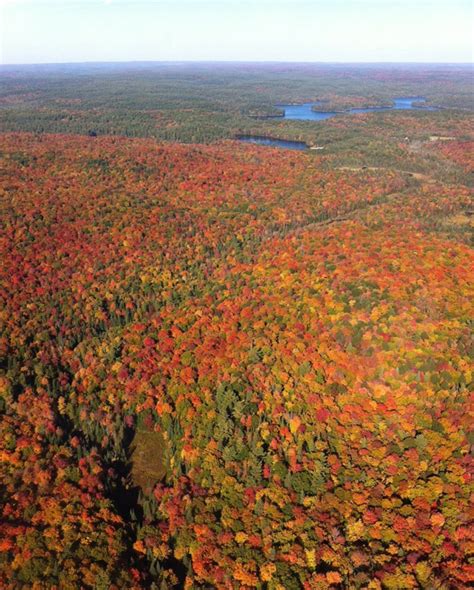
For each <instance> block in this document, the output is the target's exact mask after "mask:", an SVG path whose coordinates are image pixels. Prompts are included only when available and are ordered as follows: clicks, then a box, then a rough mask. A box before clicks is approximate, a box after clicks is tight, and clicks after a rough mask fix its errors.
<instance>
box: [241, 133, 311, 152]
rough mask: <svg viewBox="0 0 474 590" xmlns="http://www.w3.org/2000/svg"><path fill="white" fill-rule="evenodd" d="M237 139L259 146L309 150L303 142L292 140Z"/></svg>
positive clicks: (242, 137)
mask: <svg viewBox="0 0 474 590" xmlns="http://www.w3.org/2000/svg"><path fill="white" fill-rule="evenodd" d="M235 139H238V140H239V141H245V142H246V143H256V144H257V145H266V146H271V147H279V148H285V149H289V150H307V149H308V146H307V144H306V143H304V142H303V141H291V140H290V139H277V138H275V137H265V136H263V135H236V137H235Z"/></svg>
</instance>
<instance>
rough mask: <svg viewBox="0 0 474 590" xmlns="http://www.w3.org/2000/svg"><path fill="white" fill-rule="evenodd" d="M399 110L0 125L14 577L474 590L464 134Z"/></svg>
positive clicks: (121, 583)
mask: <svg viewBox="0 0 474 590" xmlns="http://www.w3.org/2000/svg"><path fill="white" fill-rule="evenodd" d="M34 84H35V83H33V82H32V85H33V86H34ZM32 92H33V94H32V95H31V96H30V97H26V98H25V100H27V101H29V100H33V99H34V96H36V95H34V92H36V91H35V90H33V91H32ZM287 92H288V93H290V90H288V91H287ZM433 92H434V91H433ZM440 92H441V91H440ZM426 94H428V93H426ZM433 96H434V97H436V98H438V96H437V95H435V94H433ZM288 98H290V97H289V95H288ZM15 100H16V99H15ZM38 100H42V99H38ZM68 100H72V98H70V99H68ZM125 107H126V105H125ZM35 108H36V107H35ZM57 108H59V107H57ZM67 108H68V109H70V108H71V107H70V106H68V107H67ZM81 108H82V107H81V106H80V105H79V106H78V111H80V110H81ZM48 109H49V107H43V106H41V104H40V106H38V113H39V114H38V115H37V119H36V121H39V120H41V119H42V117H43V116H48V117H49V116H50V114H47V115H45V114H44V113H49V112H50V111H49V110H48ZM10 116H11V113H10V111H8V110H4V111H3V113H2V119H3V120H4V121H5V120H6V119H8V118H9V117H10ZM28 116H29V115H27V111H25V115H24V117H26V118H27V117H28ZM35 116H36V115H35ZM67 116H69V115H67ZM71 116H72V115H71ZM75 116H76V115H74V117H75ZM78 116H79V117H80V116H81V115H78ZM98 116H99V115H98ZM100 116H102V115H100ZM147 116H148V115H147ZM18 117H19V118H18V119H16V121H17V123H15V124H14V125H13V124H11V123H9V125H11V126H13V127H15V128H22V127H23V126H24V125H25V123H24V121H25V120H26V119H25V118H22V116H20V115H18ZM380 117H381V116H379V115H375V116H374V117H369V116H366V117H365V116H364V118H363V119H359V123H357V122H355V123H354V124H353V126H352V127H351V131H350V132H351V133H352V134H353V137H357V136H358V135H357V134H363V137H365V138H366V137H368V135H367V134H369V135H370V133H372V134H373V137H374V138H376V139H377V141H378V142H380V144H384V145H385V146H387V149H388V150H391V151H393V154H394V158H393V160H388V159H387V160H383V159H382V158H380V159H378V160H377V159H376V158H375V156H374V158H375V159H370V157H371V154H372V155H374V154H376V151H377V150H376V149H375V148H370V149H369V148H367V151H366V152H365V153H364V155H363V156H362V157H361V156H360V154H359V155H357V153H356V151H357V150H356V149H355V147H354V144H350V143H346V144H344V142H343V139H342V138H343V137H346V138H347V135H344V133H346V131H347V129H348V125H349V123H348V122H347V120H346V119H338V120H336V119H334V120H333V121H330V122H328V123H327V124H325V125H324V126H323V127H322V129H323V131H322V133H326V134H331V133H332V134H333V135H332V137H333V138H334V141H336V138H337V137H339V140H338V141H340V142H341V143H340V145H341V146H343V147H341V150H343V152H344V155H343V156H341V155H340V154H339V155H338V154H337V153H335V152H330V151H328V153H326V154H325V155H315V154H314V153H300V152H291V151H287V150H278V149H269V148H261V147H254V146H249V145H242V144H239V143H237V142H234V141H222V142H220V143H216V144H214V145H208V146H206V145H199V144H191V145H180V144H175V143H161V144H160V143H157V142H156V141H155V140H154V139H151V138H148V139H147V138H142V139H130V138H123V137H121V138H120V137H112V136H110V135H109V136H106V137H88V136H79V135H76V136H74V135H57V134H56V135H54V134H46V133H41V134H40V133H36V134H33V133H25V132H22V133H4V134H3V135H2V136H1V145H2V147H1V149H2V160H3V171H2V177H1V189H0V190H1V192H0V224H1V240H0V261H1V266H0V301H1V315H0V321H1V328H0V355H1V365H0V366H1V373H0V380H1V411H2V420H1V429H2V433H1V436H0V445H1V454H0V455H1V458H2V487H1V494H2V510H3V516H2V520H1V522H0V539H1V541H0V548H1V553H0V585H1V586H2V587H3V588H6V589H11V590H14V589H16V588H25V589H26V588H35V589H43V588H44V589H49V588H61V589H62V588H66V589H76V588H97V589H109V588H118V589H121V588H130V589H132V588H136V589H140V588H156V589H167V588H168V589H172V588H187V589H191V588H193V589H194V588H202V589H207V588H222V589H226V588H227V589H229V590H230V589H233V588H240V589H246V588H260V589H266V590H293V589H295V590H296V589H299V588H304V589H305V590H309V589H315V590H316V589H317V590H319V589H334V590H337V589H342V588H354V589H357V588H360V589H362V588H365V589H371V590H379V589H382V588H383V589H387V590H396V589H399V590H402V589H409V588H424V589H435V588H439V589H463V588H466V589H467V588H468V587H470V583H472V581H473V579H474V577H473V576H474V571H473V564H472V562H471V561H470V555H472V533H473V531H472V526H471V525H472V522H471V521H470V518H471V517H472V508H473V507H472V503H471V502H470V500H471V499H472V492H473V488H472V457H471V455H470V454H469V450H470V444H471V443H472V419H473V416H472V409H473V407H472V367H473V352H474V350H473V340H472V318H473V317H474V272H473V268H474V253H473V249H472V226H473V222H472V219H473V217H472V215H473V212H474V207H473V201H472V193H471V191H470V189H469V188H468V185H469V182H470V179H471V178H472V170H473V167H472V165H473V161H472V155H473V153H472V141H469V139H470V130H469V128H468V126H467V125H466V124H465V123H462V121H461V119H459V121H461V122H459V121H458V123H456V122H455V120H457V119H456V117H461V115H457V114H456V113H453V112H452V113H451V114H450V115H449V117H450V118H449V117H448V115H440V114H437V113H433V114H432V115H430V116H428V115H426V114H424V113H423V114H420V115H413V116H412V115H400V116H399V119H397V118H396V117H397V115H396V114H395V113H393V114H390V115H388V116H386V117H385V119H383V120H382V119H381V118H380ZM430 117H431V118H430ZM443 117H444V119H443ZM22 121H23V122H22ZM360 121H362V122H363V123H360ZM381 121H383V123H384V124H381ZM415 121H416V124H415V123H414V122H415ZM443 121H444V123H443ZM69 124H70V123H67V125H69ZM71 124H72V123H71ZM262 124H263V123H262ZM29 125H30V123H28V124H27V125H26V126H29ZM384 125H385V126H384ZM417 125H418V127H417ZM104 129H105V130H106V131H107V132H108V133H110V127H105V128H104ZM407 129H409V130H410V133H411V136H410V137H409V138H408V139H407V140H405V137H403V138H399V136H398V134H400V133H402V132H403V134H406V130H407ZM69 130H71V129H69ZM377 130H379V131H377ZM380 130H381V131H380ZM77 131H79V130H77ZM80 131H81V132H82V129H81V130H80ZM417 133H419V135H416V134H417ZM338 134H339V135H338ZM435 134H436V137H435V138H434V139H433V138H432V139H430V137H429V136H430V135H435ZM444 135H446V136H449V138H448V140H445V139H442V137H443V136H444ZM359 137H362V136H361V135H359ZM440 138H441V139H440ZM471 140H472V136H471ZM374 141H375V139H374ZM360 144H361V145H368V144H367V142H366V141H365V140H362V139H361V140H360ZM361 163H362V164H364V168H363V169H362V166H361Z"/></svg>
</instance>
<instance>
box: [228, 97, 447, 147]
mask: <svg viewBox="0 0 474 590" xmlns="http://www.w3.org/2000/svg"><path fill="white" fill-rule="evenodd" d="M425 102H426V99H425V98H423V97H422V96H405V97H401V98H394V99H393V105H391V106H383V107H368V108H354V109H348V110H347V111H339V112H336V111H333V112H325V111H316V110H313V107H317V106H319V107H320V106H321V104H322V103H320V102H307V103H304V104H278V105H276V106H277V108H279V109H282V110H283V112H284V114H283V116H275V117H273V116H270V117H265V118H266V119H279V120H281V119H288V120H292V121H324V120H326V119H331V117H337V116H339V115H358V114H360V113H377V112H385V111H436V110H438V109H437V108H436V107H429V106H424V105H423V103H425ZM236 139H238V140H239V141H245V142H247V143H256V144H258V145H266V146H272V147H280V148H286V149H290V150H306V149H308V146H307V145H306V143H304V142H302V141H290V140H286V139H277V138H274V137H265V136H261V135H237V136H236Z"/></svg>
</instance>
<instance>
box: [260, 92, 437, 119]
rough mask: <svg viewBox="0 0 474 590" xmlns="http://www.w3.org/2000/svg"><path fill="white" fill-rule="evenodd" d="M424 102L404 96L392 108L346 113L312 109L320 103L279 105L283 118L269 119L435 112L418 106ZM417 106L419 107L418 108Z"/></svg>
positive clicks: (369, 108)
mask: <svg viewBox="0 0 474 590" xmlns="http://www.w3.org/2000/svg"><path fill="white" fill-rule="evenodd" d="M424 102H426V99H425V98H423V97H422V96H406V97H402V98H395V99H394V100H393V105H392V106H386V107H368V108H361V109H359V108H354V109H348V110H347V111H340V112H336V111H331V112H325V111H317V110H313V107H318V106H321V103H320V102H306V103H304V104H279V105H276V106H277V108H279V109H282V110H283V111H284V115H283V117H281V116H280V117H269V118H278V119H282V118H283V119H289V120H293V121H324V120H325V119H330V118H331V117H337V116H338V115H357V114H360V113H377V112H381V111H382V112H383V111H421V110H422V111H435V110H436V108H435V107H427V106H424V105H420V103H424ZM418 105H419V106H418Z"/></svg>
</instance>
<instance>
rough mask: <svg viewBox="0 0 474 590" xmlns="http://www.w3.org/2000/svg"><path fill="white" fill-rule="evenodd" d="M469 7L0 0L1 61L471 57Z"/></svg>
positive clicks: (277, 0) (384, 1) (335, 0)
mask: <svg viewBox="0 0 474 590" xmlns="http://www.w3.org/2000/svg"><path fill="white" fill-rule="evenodd" d="M472 12H473V8H472V0H219V1H218V0H214V1H212V0H174V1H172V0H143V1H142V0H134V1H130V0H0V37H1V46H0V48H1V51H0V61H1V63H4V64H5V63H51V62H83V61H132V60H156V61H173V60H178V61H180V60H193V61H194V60H217V61H220V60H224V61H227V60H237V61H342V62H351V61H371V62H374V61H397V62H405V61H412V62H413V61H415V62H469V61H471V60H472V57H473V56H472V26H473V22H472V17H473V14H472Z"/></svg>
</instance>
